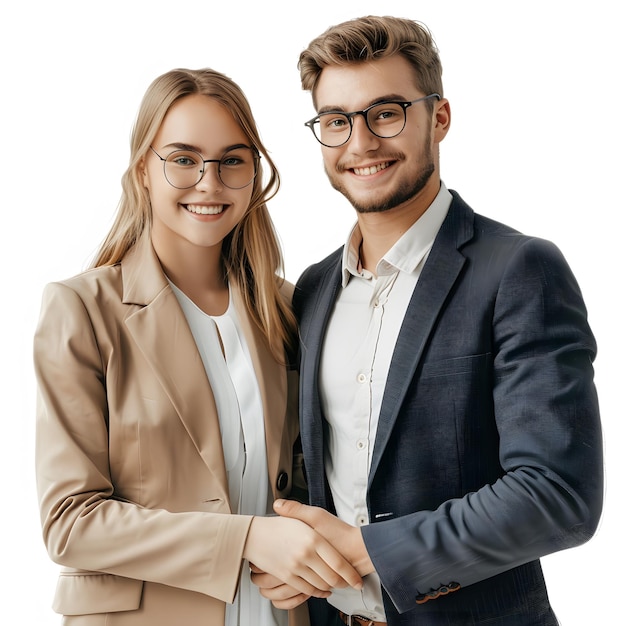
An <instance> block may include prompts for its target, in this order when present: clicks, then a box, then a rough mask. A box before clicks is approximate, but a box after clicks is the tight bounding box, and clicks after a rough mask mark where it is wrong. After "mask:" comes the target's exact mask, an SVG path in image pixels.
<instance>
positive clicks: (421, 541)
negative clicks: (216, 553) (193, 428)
mask: <svg viewBox="0 0 626 626" xmlns="http://www.w3.org/2000/svg"><path fill="white" fill-rule="evenodd" d="M299 69H300V72H301V78H302V85H303V88H304V89H306V90H310V91H311V93H312V96H313V102H314V105H315V108H316V110H317V111H318V114H317V116H316V117H315V118H313V119H312V120H310V121H309V122H307V126H309V127H310V128H311V129H312V131H313V133H314V134H315V137H316V138H317V140H318V141H319V142H320V143H321V144H322V155H323V159H324V165H325V169H326V173H327V175H328V178H329V180H330V183H331V185H332V186H333V187H334V188H335V189H337V190H338V191H339V192H341V193H342V194H343V195H344V196H345V197H346V198H348V200H349V201H350V202H351V203H352V205H353V206H354V208H355V210H356V214H357V223H356V226H355V227H354V229H353V231H352V232H351V233H350V235H349V237H348V240H347V243H346V245H345V247H343V248H342V249H339V250H337V251H335V252H334V253H333V254H331V255H330V256H329V257H327V258H326V259H324V260H323V261H321V262H320V263H318V264H316V265H314V266H312V267H310V268H309V269H308V270H306V271H305V272H304V273H303V275H302V276H301V278H300V280H299V281H298V284H297V287H296V294H295V298H294V305H295V309H296V313H297V316H298V319H299V323H300V334H301V353H302V354H301V366H300V376H301V383H300V391H301V400H300V401H301V433H302V443H303V450H304V458H305V468H306V475H307V480H308V488H309V494H310V503H311V504H312V505H315V507H322V508H323V509H326V510H327V511H330V512H331V513H334V514H336V515H337V517H338V518H339V519H337V518H335V517H333V516H331V515H329V514H328V513H326V512H325V511H323V510H321V508H314V507H308V506H305V505H298V503H295V502H279V503H278V506H277V507H276V510H277V512H279V513H280V514H282V515H288V516H291V517H298V518H300V519H302V520H304V521H306V522H308V523H309V524H310V525H312V526H313V527H314V528H315V529H316V530H317V531H318V532H319V533H320V534H322V535H324V536H326V538H328V539H330V540H331V542H332V543H334V545H335V546H336V547H338V548H339V549H340V550H341V551H342V552H343V554H344V556H347V557H348V558H349V560H350V561H351V562H352V564H353V565H355V566H356V567H357V570H358V571H359V573H360V574H361V575H363V576H364V587H363V589H362V590H361V591H357V590H355V589H352V588H349V589H340V590H337V591H335V592H334V593H333V594H332V595H331V596H330V597H329V598H328V599H327V600H324V599H319V598H318V599H313V598H312V599H311V600H310V601H309V606H310V613H311V621H312V626H326V625H328V624H333V625H334V624H338V625H340V624H342V623H345V624H358V625H365V624H372V623H373V624H379V623H383V624H384V623H387V624H389V625H396V624H411V625H413V624H415V625H416V626H417V625H419V626H429V625H444V624H445V625H461V624H462V625H466V624H489V625H490V626H494V625H496V624H497V625H505V624H506V625H520V626H521V625H530V624H533V625H539V624H541V625H556V624H557V620H556V617H555V615H554V613H553V611H552V609H551V607H550V603H549V601H548V596H547V593H546V588H545V584H544V580H543V576H542V572H541V567H540V563H539V558H540V557H541V556H543V555H546V554H549V553H552V552H555V551H557V550H561V549H564V548H569V547H573V546H576V545H579V544H582V543H583V542H585V541H587V540H588V539H589V538H590V537H591V536H592V535H593V533H594V532H595V530H596V527H597V524H598V521H599V517H600V513H601V507H602V493H603V476H602V441H601V429H600V420H599V414H598V404H597V397H596V392H595V388H594V384H593V369H592V361H593V359H594V357H595V351H596V346H595V341H594V338H593V335H592V333H591V331H590V329H589V327H588V324H587V319H586V309H585V305H584V303H583V300H582V297H581V294H580V291H579V288H578V285H577V283H576V280H575V278H574V276H573V275H572V273H571V271H570V269H569V267H568V266H567V264H566V262H565V260H564V259H563V257H562V255H561V253H560V252H559V250H558V249H557V248H556V247H555V246H554V245H552V244H551V243H550V242H547V241H545V240H540V239H537V238H532V237H527V236H524V235H522V234H520V233H518V232H516V231H515V230H513V229H511V228H509V227H507V226H505V225H503V224H500V223H497V222H495V221H493V220H491V219H488V218H486V217H483V216H480V215H478V214H477V213H474V212H473V210H472V209H471V208H470V207H469V206H468V205H467V204H466V203H465V202H464V201H463V200H462V199H461V197H460V196H459V195H458V194H457V193H455V192H454V191H448V189H447V188H446V186H445V185H444V184H443V182H442V181H441V179H440V172H439V144H440V143H441V141H442V140H443V139H444V138H445V136H446V134H447V132H448V129H449V126H450V105H449V102H448V101H447V100H446V99H445V98H444V97H443V86H442V82H441V65H440V61H439V57H438V53H437V51H436V47H435V44H434V42H433V41H432V39H431V37H430V34H429V32H428V31H427V29H426V28H424V27H422V26H420V25H418V24H416V23H414V22H412V21H409V20H403V19H397V18H391V17H366V18H362V19H357V20H352V21H349V22H347V23H344V24H340V25H338V26H335V27H332V28H330V29H329V30H328V31H327V32H325V33H324V34H322V35H321V36H320V37H318V38H317V39H315V40H314V41H313V42H312V43H311V44H310V45H309V47H308V48H307V49H306V50H305V51H304V52H302V54H301V56H300V63H299ZM258 580H259V581H260V583H259V584H262V579H261V578H259V579H258ZM267 586H268V587H270V586H271V585H267ZM264 593H266V594H267V595H268V596H269V597H273V599H274V600H275V602H276V603H278V604H280V603H281V602H282V603H283V604H284V605H286V604H288V603H289V602H292V603H295V602H299V601H301V600H302V598H303V597H302V596H300V595H298V594H296V593H295V592H292V593H290V591H289V589H288V588H287V587H286V586H284V585H283V586H282V587H281V586H278V585H277V586H275V587H274V588H273V589H269V588H268V589H265V591H264Z"/></svg>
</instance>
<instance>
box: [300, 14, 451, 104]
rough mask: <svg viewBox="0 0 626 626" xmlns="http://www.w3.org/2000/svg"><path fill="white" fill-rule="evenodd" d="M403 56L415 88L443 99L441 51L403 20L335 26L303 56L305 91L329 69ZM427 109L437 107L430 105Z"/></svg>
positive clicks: (418, 28) (379, 19) (416, 25)
mask: <svg viewBox="0 0 626 626" xmlns="http://www.w3.org/2000/svg"><path fill="white" fill-rule="evenodd" d="M393 54H400V55H402V56H403V57H404V58H405V59H406V60H407V61H408V62H409V63H410V64H411V67H412V68H413V70H414V74H415V86H416V87H417V88H418V89H420V90H421V91H422V92H423V93H425V94H431V93H438V94H439V95H440V96H442V97H443V82H442V79H441V74H442V68H441V60H440V58H439V51H438V49H437V46H436V45H435V42H434V40H433V38H432V35H431V33H430V31H429V30H428V28H426V26H424V25H423V24H420V23H418V22H414V21H413V20H408V19H403V18H399V17H389V16H384V17H378V16H372V15H370V16H366V17H360V18H356V19H353V20H349V21H347V22H343V23H341V24H337V25H336V26H331V27H330V28H329V29H327V30H326V31H325V32H324V33H322V34H321V35H320V36H319V37H316V38H315V39H313V41H311V43H310V44H309V45H308V47H307V48H306V49H305V50H303V51H302V52H301V53H300V59H299V61H298V69H299V70H300V80H301V83H302V89H304V90H306V91H311V92H312V93H313V96H315V93H314V92H315V87H316V85H317V81H318V80H319V77H320V74H321V73H322V70H323V69H324V68H325V67H327V66H328V65H346V64H348V63H365V62H367V61H375V60H376V59H382V58H385V57H388V56H391V55H393ZM426 104H427V106H430V107H431V110H432V106H434V103H433V102H431V101H426Z"/></svg>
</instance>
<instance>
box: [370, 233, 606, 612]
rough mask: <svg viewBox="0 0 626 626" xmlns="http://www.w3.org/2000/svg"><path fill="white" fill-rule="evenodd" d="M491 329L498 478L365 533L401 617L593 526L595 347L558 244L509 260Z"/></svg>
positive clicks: (598, 451) (599, 493) (535, 246)
mask: <svg viewBox="0 0 626 626" xmlns="http://www.w3.org/2000/svg"><path fill="white" fill-rule="evenodd" d="M477 288H478V287H477ZM491 324H492V330H491V332H492V345H493V348H494V354H493V356H492V363H493V365H492V367H493V371H492V374H491V376H492V383H493V411H494V415H493V419H495V423H496V426H497V430H498V435H499V438H500V442H499V457H500V464H501V467H502V475H501V477H500V478H499V479H497V480H495V481H494V482H492V483H490V484H484V485H483V486H482V487H480V488H479V489H477V490H476V491H473V492H471V493H466V494H465V495H463V497H459V498H455V499H451V500H448V501H445V502H443V503H442V504H441V505H440V506H439V507H438V508H436V509H435V510H423V511H418V512H415V513H413V514H410V515H406V516H404V517H399V518H397V519H392V520H388V521H383V522H379V523H374V524H371V525H368V526H365V527H363V528H362V533H363V537H364V540H365V543H366V546H367V550H368V552H369V555H370V557H371V559H372V561H373V563H374V566H375V568H376V571H377V572H378V574H379V575H380V578H381V581H382V585H383V587H384V588H385V590H386V591H387V593H388V594H389V595H390V597H391V599H392V600H393V602H394V604H395V606H396V607H397V609H398V610H399V611H400V612H404V611H407V610H409V609H411V608H414V607H415V601H416V596H418V595H420V594H425V593H426V594H427V593H429V592H431V591H433V590H437V589H438V588H439V587H441V586H442V585H448V584H449V583H452V582H453V583H455V585H456V584H460V585H461V587H463V586H466V585H471V584H473V583H476V582H478V581H481V580H484V579H487V578H490V577H492V576H495V575H497V574H499V573H501V572H504V571H506V570H509V569H511V568H513V567H516V566H518V565H521V564H523V563H526V562H529V561H532V560H535V559H537V558H539V557H541V556H543V555H546V554H549V553H552V552H555V551H557V550H561V549H564V548H569V547H573V546H576V545H579V544H581V543H583V542H585V541H587V540H588V539H589V538H590V537H591V536H592V535H593V533H594V532H595V529H596V527H597V524H598V522H599V519H600V514H601V508H602V497H603V468H602V436H601V428H600V418H599V409H598V401H597V397H596V391H595V387H594V383H593V368H592V361H593V359H594V357H595V353H596V346H595V341H594V338H593V336H592V334H591V331H590V329H589V327H588V324H587V315H586V308H585V305H584V303H583V300H582V297H581V295H580V291H579V288H578V285H577V283H576V280H575V278H574V276H573V275H572V273H571V271H570V269H569V267H568V266H567V264H566V262H565V260H564V258H563V257H562V255H561V253H560V252H559V250H558V249H557V248H556V247H555V246H554V245H553V244H551V243H549V242H547V241H544V240H539V239H527V240H526V242H525V243H524V244H523V245H521V246H519V247H518V248H517V249H516V251H515V252H514V254H513V255H512V257H511V258H510V259H509V261H508V263H507V266H506V268H505V269H504V271H503V272H502V276H501V279H500V283H499V285H498V286H497V294H496V297H495V306H494V310H493V316H492V322H491ZM441 393H442V394H445V393H446V390H445V389H441ZM459 419H472V416H471V415H464V416H461V417H460V418H459ZM416 480H419V477H416Z"/></svg>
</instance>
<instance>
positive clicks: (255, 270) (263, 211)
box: [92, 68, 296, 362]
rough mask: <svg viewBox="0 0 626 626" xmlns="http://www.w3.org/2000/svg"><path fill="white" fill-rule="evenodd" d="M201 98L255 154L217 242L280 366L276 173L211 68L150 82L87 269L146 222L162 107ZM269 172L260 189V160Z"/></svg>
mask: <svg viewBox="0 0 626 626" xmlns="http://www.w3.org/2000/svg"><path fill="white" fill-rule="evenodd" d="M191 94H202V95H206V96H209V97H211V98H214V99H215V100H216V101H218V102H220V103H221V104H223V105H224V106H225V107H226V108H228V109H229V110H230V111H231V113H232V115H233V117H234V118H235V120H236V121H237V123H238V124H239V125H240V126H241V129H242V130H243V132H244V133H245V134H246V135H247V137H248V139H249V141H250V143H251V145H252V146H254V147H255V148H256V149H257V150H258V152H259V153H260V154H261V155H262V156H263V159H261V160H260V161H259V165H258V172H257V176H256V178H255V179H254V182H253V183H252V184H253V189H252V197H251V199H250V206H249V207H248V209H247V210H246V213H245V215H244V217H243V218H242V220H241V221H240V222H239V224H238V225H237V226H236V227H235V228H234V229H233V231H232V232H231V233H230V234H229V235H228V236H227V237H226V238H225V239H224V242H223V244H222V259H223V263H224V269H225V272H226V276H227V277H228V280H230V281H233V282H234V283H235V284H237V286H238V287H239V290H240V292H241V293H242V294H243V298H244V302H245V306H246V308H247V310H248V312H249V314H250V315H251V317H252V319H253V320H254V321H255V323H256V324H257V325H258V327H259V328H260V329H261V331H262V333H263V335H264V336H265V338H266V340H267V343H268V346H269V348H270V349H271V350H272V353H273V354H274V356H275V358H276V359H277V360H278V361H280V362H284V359H285V349H286V348H287V349H290V348H292V347H293V345H294V337H295V329H296V323H295V318H294V315H293V313H292V311H291V308H290V306H289V304H288V303H287V302H286V301H285V300H284V298H283V297H282V295H281V293H280V288H281V286H282V284H283V282H284V278H283V271H284V265H283V256H282V251H281V248H280V244H279V242H278V237H277V235H276V231H275V229H274V225H273V223H272V220H271V217H270V215H269V211H268V209H267V202H268V201H269V200H270V199H271V198H273V197H274V196H275V195H276V193H277V191H278V188H279V186H280V177H279V174H278V170H277V169H276V166H275V165H274V162H273V161H272V159H271V157H270V156H269V154H268V152H267V150H266V148H265V146H264V145H263V143H262V142H261V138H260V136H259V132H258V130H257V126H256V122H255V120H254V117H253V115H252V111H251V109H250V104H249V102H248V100H247V98H246V96H245V95H244V93H243V91H242V90H241V88H240V87H239V86H238V85H237V84H236V83H235V82H234V81H233V80H231V79H230V78H228V77H227V76H225V75H224V74H221V73H220V72H217V71H215V70H212V69H208V68H206V69H200V70H189V69H175V70H171V71H169V72H166V73H165V74H163V75H161V76H159V77H158V78H156V79H155V80H154V81H153V82H152V83H151V84H150V86H149V87H148V89H147V91H146V93H145V95H144V97H143V99H142V101H141V105H140V107H139V112H138V114H137V119H136V122H135V125H134V127H133V131H132V134H131V141H130V161H129V165H128V168H127V169H126V171H125V173H124V175H123V176H122V196H121V198H120V202H119V205H118V210H117V215H116V218H115V220H114V223H113V226H112V227H111V230H110V231H109V233H108V235H107V236H106V238H105V239H104V241H103V243H102V245H101V246H100V249H99V250H98V252H97V253H96V256H95V258H94V261H93V263H92V267H98V266H102V265H114V264H115V263H119V262H120V261H121V260H122V258H123V257H124V255H125V254H126V253H127V252H128V250H130V248H131V247H132V246H133V245H134V244H135V243H136V242H137V240H138V239H139V238H140V236H141V235H142V233H143V232H144V230H145V229H146V228H149V227H150V225H151V219H152V217H151V210H150V198H149V196H148V191H147V189H146V188H145V187H144V185H143V178H142V174H141V164H142V161H143V159H144V158H145V155H146V154H147V152H148V150H149V148H150V144H151V143H152V141H153V139H154V137H155V136H156V134H157V132H158V130H159V128H160V127H161V124H162V122H163V119H164V118H165V115H166V114H167V112H168V110H169V109H170V107H171V106H172V105H173V104H174V103H175V102H177V101H178V100H180V99H181V98H184V97H185V96H189V95H191ZM263 162H265V163H267V165H268V167H269V177H268V180H267V183H266V184H264V180H263V168H262V163H263Z"/></svg>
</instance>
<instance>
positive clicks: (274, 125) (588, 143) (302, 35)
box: [0, 0, 626, 626]
mask: <svg viewBox="0 0 626 626" xmlns="http://www.w3.org/2000/svg"><path fill="white" fill-rule="evenodd" d="M619 4H620V3H618V2H614V1H613V0H595V1H593V2H590V1H584V2H583V1H580V2H577V1H576V0H569V1H558V0H556V1H553V0H542V1H541V2H537V1H535V0H530V1H529V0H526V1H525V2H512V1H506V2H505V1H474V2H470V1H467V0H465V1H464V0H448V1H447V2H436V1H432V0H431V2H428V3H426V2H419V1H417V0H410V1H409V0H407V1H396V2H394V1H392V0H388V1H387V2H384V3H382V2H372V1H370V0H358V1H350V0H348V1H344V2H337V1H336V0H332V1H329V0H318V1H315V2H309V3H305V2H298V1H297V0H292V1H290V2H271V1H267V0H266V1H264V2H261V1H257V2H252V1H251V2H246V1H243V2H242V1H237V0H233V1H228V2H227V1H224V2H220V3H216V2H213V1H212V0H204V1H202V2H198V1H196V0H188V1H187V2H171V1H170V2H162V1H160V0H135V1H133V0H123V1H120V0H109V1H108V2H106V3H92V2H79V1H75V2H72V1H67V0H66V1H63V0H61V1H57V2H53V1H51V2H48V1H47V0H32V1H31V2H25V3H21V2H20V3H19V6H18V3H17V2H14V3H12V6H11V5H9V3H5V4H4V5H3V7H4V8H3V9H2V10H1V11H2V15H1V16H0V24H1V26H0V64H1V69H2V96H1V99H2V111H3V113H2V116H1V118H0V137H1V144H0V155H1V156H0V180H1V182H2V189H3V199H2V200H3V202H2V222H1V223H2V227H1V230H0V242H1V245H0V260H1V263H0V267H1V268H2V274H3V281H4V284H5V287H4V289H3V290H2V311H3V318H2V323H1V324H0V333H1V335H0V349H1V350H2V359H1V360H0V368H1V370H0V386H1V388H0V398H1V399H2V406H3V411H2V415H1V420H0V424H1V425H0V429H1V431H0V446H1V447H0V464H1V465H0V476H1V477H2V484H3V488H2V498H1V499H0V506H1V507H2V508H1V518H0V519H1V522H2V531H1V535H0V536H1V537H2V550H1V552H0V554H1V556H0V562H1V563H2V569H3V574H4V580H5V582H3V583H2V587H1V590H0V598H1V602H0V623H2V624H11V625H16V624H22V623H24V624H38V625H41V626H45V625H47V624H58V623H59V621H60V620H59V618H58V616H55V615H54V614H53V613H52V611H51V609H50V604H51V600H52V595H53V591H54V587H55V582H56V572H57V566H56V565H54V564H52V563H50V562H49V560H48V557H47V555H46V553H45V550H44V547H43V543H42V540H41V536H40V529H39V517H38V509H37V501H36V495H35V483H34V472H33V464H34V460H33V440H34V399H35V384H34V378H33V372H32V362H31V350H32V335H33V331H34V328H35V325H36V321H37V315H38V310H39V303H40V297H41V291H42V288H43V286H44V284H45V283H46V282H48V281H51V280H57V279H62V278H65V277H68V276H70V275H72V274H75V273H77V272H79V271H81V270H82V269H84V268H85V267H86V266H87V264H88V262H89V261H90V259H91V257H92V255H93V254H94V252H95V250H96V248H97V247H98V244H99V243H100V241H101V239H102V238H103V237H104V235H105V233H106V231H107V230H108V228H109V226H110V225H111V222H112V218H113V215H114V213H115V209H116V204H117V201H118V199H119V194H120V184H119V180H120V177H121V175H122V172H123V170H124V169H125V167H126V163H127V160H128V138H129V133H130V129H131V125H132V122H133V121H134V118H135V115H136V112H137V109H138V106H139V101H140V99H141V97H142V95H143V92H144V91H145V89H146V87H147V86H148V84H149V83H150V82H151V81H152V79H153V78H155V77H156V76H157V75H158V74H161V73H163V72H165V71H167V70H169V69H172V68H174V67H192V68H198V67H204V66H211V67H214V68H215V69H218V70H220V71H223V72H225V73H226V74H228V75H230V76H231V77H232V78H234V79H235V80H236V81H237V82H238V83H239V84H240V85H241V86H242V88H243V89H244V91H245V92H246V93H247V95H248V97H249V99H250V101H251V104H252V108H253V110H254V111H255V114H256V117H257V122H258V124H259V126H260V129H261V134H262V138H263V140H264V142H265V143H266V145H267V146H268V147H269V149H270V151H271V152H272V155H273V157H274V159H275V161H276V163H277V165H278V167H279V169H280V171H281V174H282V179H283V184H282V187H281V191H280V192H279V195H278V196H277V198H276V199H275V200H274V201H272V203H271V205H270V209H271V212H272V215H273V218H274V220H275V223H276V227H277V229H278V231H279V234H280V236H281V239H282V242H283V246H284V252H285V259H286V275H287V278H289V279H290V280H292V281H293V280H295V279H296V278H297V277H298V275H299V273H300V272H301V271H302V269H304V267H306V266H307V265H308V264H309V263H311V262H313V261H315V260H318V259H320V258H321V257H322V256H325V255H326V253H328V252H329V251H331V250H333V249H335V248H336V247H337V246H338V245H340V244H341V243H342V242H343V240H344V237H345V236H346V233H347V229H348V228H349V227H350V226H351V224H352V222H353V220H354V215H353V212H352V209H351V208H350V207H349V206H348V204H347V203H346V201H345V200H344V199H343V198H342V197H341V196H339V195H338V194H337V193H335V192H333V191H332V190H331V189H330V187H329V185H328V183H327V181H326V179H325V176H324V174H323V171H322V167H321V158H320V153H319V149H318V146H317V144H316V142H315V141H314V139H313V137H312V136H311V135H310V131H309V130H308V129H306V128H305V127H304V126H303V122H304V121H305V120H306V119H308V118H310V117H311V116H312V115H313V114H314V113H313V108H312V105H311V102H310V98H309V95H308V94H306V93H304V92H302V91H301V89H300V85H299V77H298V72H297V69H296V62H297V57H298V54H299V52H300V51H301V50H302V49H303V48H304V47H305V46H306V45H307V44H308V42H309V41H310V40H311V39H312V38H313V37H315V36H317V35H318V34H319V33H320V32H321V31H322V30H324V29H325V28H326V27H327V26H329V25H331V24H335V23H337V22H340V21H343V20H345V19H349V18H353V17H358V16H360V15H365V14H381V13H382V14H385V13H386V14H393V15H397V16H400V17H409V18H413V19H417V20H421V21H423V22H425V23H426V24H427V25H428V26H429V27H430V29H431V30H432V32H433V34H434V37H435V40H436V41H437V43H438V45H439V48H440V51H441V57H442V61H443V66H444V85H445V95H446V96H447V97H448V98H449V99H450V101H451V107H452V120H453V122H452V128H451V131H450V133H449V134H448V137H447V138H446V140H445V142H444V143H443V145H442V148H441V153H442V177H443V180H444V181H445V182H446V184H447V185H448V187H450V188H452V189H455V190H457V191H459V192H460V193H461V195H462V196H463V197H464V199H465V200H466V201H467V202H468V203H469V204H470V205H471V206H472V207H473V208H474V209H475V210H476V211H478V212H480V213H483V214H485V215H488V216H490V217H492V218H494V219H497V220H500V221H503V222H506V223H508V224H510V225H512V226H514V227H516V228H518V229H520V230H522V231H524V232H526V233H528V234H534V235H539V236H541V237H545V238H547V239H552V240H553V241H555V242H556V243H557V244H558V245H559V247H560V248H561V249H562V250H563V252H564V253H565V255H566V257H567V259H568V260H569V262H570V264H571V266H572V267H573V269H574V272H575V274H576V276H577V277H578V279H579V282H580V284H581V288H582V290H583V294H584V295H585V299H586V302H587V305H588V309H589V318H590V322H591V324H592V327H593V329H594V331H595V334H596V338H597V340H598V344H599V355H598V358H597V360H596V382H597V386H598V390H599V394H600V402H601V409H602V415H603V422H604V431H605V440H606V441H605V448H606V474H607V488H606V504H605V509H604V515H603V519H602V522H601V525H600V529H599V531H598V533H597V534H596V536H595V537H594V538H593V539H592V540H591V541H590V542H589V543H588V544H586V545H585V546H583V547H581V548H576V549H573V550H569V551H566V552H562V553H559V554H556V555H552V556H550V557H548V558H546V559H544V560H543V563H544V570H545V574H546V578H547V582H548V588H549V593H550V597H551V600H552V602H553V605H554V608H555V610H556V612H557V614H558V616H559V618H560V619H561V621H562V623H563V624H564V625H565V626H595V625H596V624H603V625H604V624H615V623H616V622H619V621H620V620H621V614H622V613H623V611H622V602H621V597H620V596H621V595H622V594H623V591H622V584H621V583H622V578H623V576H622V570H623V561H624V558H625V557H626V554H625V549H624V548H625V541H624V538H623V537H624V536H623V533H622V523H623V519H622V516H623V513H624V505H623V501H622V500H623V484H622V481H623V478H624V470H623V465H622V464H621V463H620V462H619V458H620V454H624V450H623V444H624V435H625V428H624V411H623V409H622V402H621V401H620V400H621V391H622V385H624V367H623V365H622V360H621V358H620V357H623V353H624V347H625V344H624V339H623V336H622V330H623V327H624V320H623V304H624V298H623V285H624V276H623V273H624V272H623V271H624V261H623V246H622V228H621V224H622V219H623V213H624V208H625V203H624V196H623V190H622V188H621V187H622V186H623V182H624V170H625V167H624V166H625V165H626V161H625V159H624V152H623V150H624V148H623V144H624V139H625V132H624V109H625V104H624V67H623V66H624V61H625V60H626V48H625V46H624V39H623V33H622V31H621V27H620V24H621V23H622V21H621V19H618V7H619ZM580 471H581V472H584V471H585V468H584V467H581V468H580ZM103 540H104V539H103Z"/></svg>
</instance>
